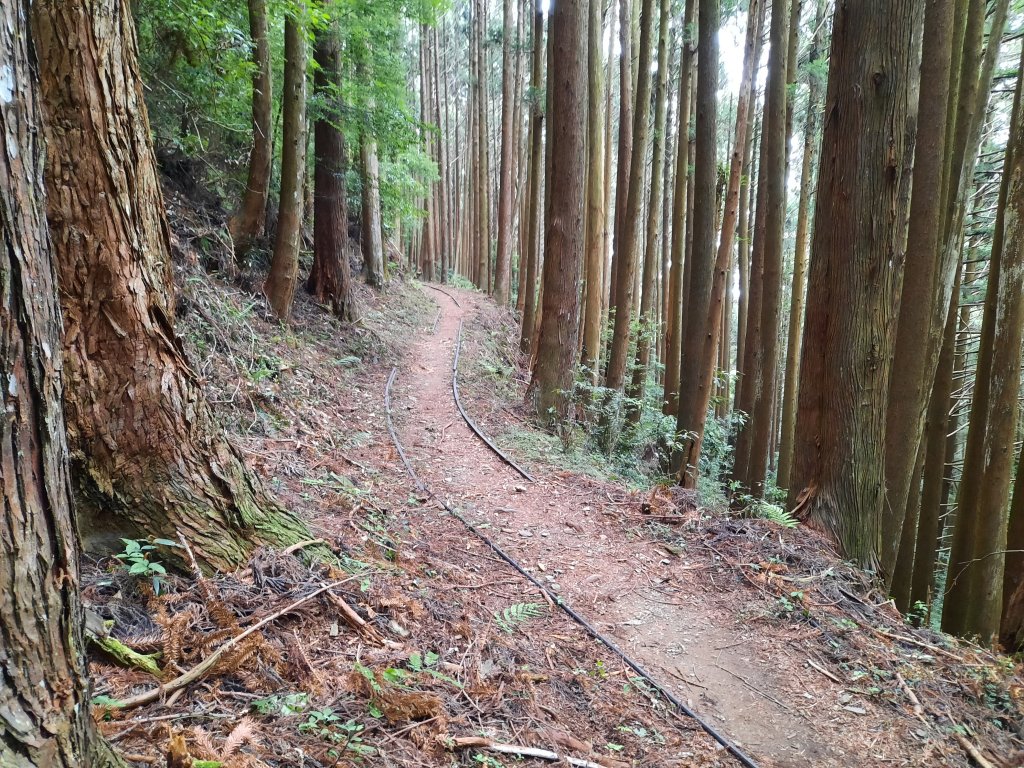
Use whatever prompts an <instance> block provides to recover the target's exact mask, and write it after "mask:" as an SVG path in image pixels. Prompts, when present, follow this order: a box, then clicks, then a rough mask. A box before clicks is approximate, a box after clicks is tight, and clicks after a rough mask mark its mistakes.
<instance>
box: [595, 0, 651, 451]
mask: <svg viewBox="0 0 1024 768" xmlns="http://www.w3.org/2000/svg"><path fill="white" fill-rule="evenodd" d="M653 38H654V0H641V5H640V55H639V69H638V71H637V81H636V106H635V108H634V109H633V130H632V133H633V141H632V146H631V147H630V159H629V169H630V172H629V176H628V178H627V179H626V180H625V181H626V182H627V184H628V187H627V189H626V195H625V209H624V210H623V211H622V221H621V229H620V230H619V232H618V233H619V237H618V239H617V242H616V244H615V248H616V253H615V262H614V264H615V266H614V268H613V270H614V274H613V275H612V280H613V281H614V285H615V288H614V290H615V299H614V300H613V302H612V307H613V308H614V310H615V320H614V323H613V325H612V344H611V350H610V351H609V353H608V368H607V373H606V375H605V386H606V387H607V388H608V390H609V392H610V393H612V395H614V393H615V392H622V389H623V386H624V384H625V381H626V363H627V358H628V355H629V341H630V335H631V334H630V331H631V324H632V318H633V304H634V299H635V296H634V295H633V293H634V282H635V279H636V271H637V261H638V252H639V245H640V240H639V232H640V224H641V209H642V207H643V192H644V190H643V187H644V171H645V169H646V159H647V137H648V134H649V132H650V131H649V126H650V104H651V51H652V49H653ZM626 70H627V76H628V75H629V72H628V70H629V67H626ZM619 130H620V131H621V130H622V126H621V125H620V126H619ZM619 162H620V163H622V162H623V159H622V157H621V156H620V158H619ZM622 181H623V177H622V175H621V174H620V175H619V182H620V183H621V182H622ZM620 199H621V198H620ZM616 216H618V212H617V213H616ZM609 410H610V409H609ZM611 431H612V432H614V429H613V430H611Z"/></svg>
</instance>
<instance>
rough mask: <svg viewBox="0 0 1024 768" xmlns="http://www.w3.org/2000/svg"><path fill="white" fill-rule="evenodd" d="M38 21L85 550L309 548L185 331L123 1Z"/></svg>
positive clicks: (81, 5) (219, 558)
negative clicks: (266, 484) (234, 437)
mask: <svg viewBox="0 0 1024 768" xmlns="http://www.w3.org/2000/svg"><path fill="white" fill-rule="evenodd" d="M33 26H34V31H35V33H36V41H37V44H38V45H37V47H38V50H39V54H40V55H39V60H40V70H41V82H42V94H43V103H44V108H45V118H46V119H45V135H46V139H47V146H48V150H49V151H48V152H47V169H46V181H47V188H48V207H49V210H48V216H49V221H50V230H51V237H52V242H53V249H54V253H55V256H56V261H57V264H58V268H59V275H58V277H59V280H60V289H61V291H60V293H61V304H62V309H63V312H64V349H65V359H64V402H65V416H66V419H67V425H68V442H69V444H70V446H71V455H72V476H73V478H74V481H75V485H76V493H77V497H78V508H79V512H80V516H81V517H80V523H79V527H80V529H81V533H82V537H83V540H84V542H85V544H86V547H87V548H93V549H97V550H103V549H109V548H110V547H111V546H113V547H115V548H117V549H120V547H121V544H120V539H119V537H121V536H126V537H135V538H143V537H147V536H152V537H162V538H169V539H174V538H177V536H178V534H179V533H182V534H184V535H185V536H186V538H188V539H189V540H190V541H191V542H192V544H193V548H194V550H195V552H196V556H197V557H198V558H199V559H200V561H201V562H202V563H203V564H204V565H205V566H209V567H224V568H230V567H233V566H235V565H238V564H239V563H241V562H243V561H244V560H245V558H246V556H247V553H248V551H249V550H250V549H251V548H252V547H253V546H254V545H256V544H257V543H259V542H261V541H271V542H275V543H279V544H284V543H288V542H294V541H297V540H301V539H303V538H308V532H307V531H306V529H305V526H304V525H303V524H302V523H301V522H299V520H298V519H296V518H295V517H293V516H291V515H290V514H289V513H287V512H284V511H283V510H281V509H280V508H279V507H278V506H277V505H276V504H275V503H274V501H273V500H272V499H271V497H270V496H269V495H268V494H267V493H266V491H265V490H264V489H263V487H262V485H261V484H260V482H259V480H258V479H257V478H256V476H255V475H253V474H251V473H250V472H248V471H247V470H246V468H245V465H244V463H243V462H242V459H241V457H240V456H239V455H238V453H237V452H236V451H235V450H234V449H233V448H232V447H231V445H230V444H229V443H228V442H227V441H226V440H225V438H224V436H223V435H222V433H221V431H220V428H219V426H218V425H217V423H216V421H215V420H214V418H213V414H212V412H211V410H210V408H209V406H208V405H207V403H206V400H205V399H204V397H203V394H202V387H201V386H200V384H199V382H198V380H197V378H196V376H195V374H194V373H193V372H192V370H191V368H190V367H189V365H188V361H187V360H186V358H185V354H184V351H183V350H182V348H181V345H180V342H179V341H178V339H177V337H176V336H175V333H174V326H173V317H174V308H173V302H172V298H171V292H172V283H171V273H170V265H171V258H170V247H169V244H168V231H167V224H166V220H165V218H164V206H163V198H162V196H161V193H160V186H159V183H158V181H157V173H156V160H155V158H154V155H153V148H152V145H151V144H150V138H149V121H148V118H147V116H146V108H145V104H144V103H143V98H142V82H141V80H140V79H139V74H138V64H137V54H136V47H135V45H136V44H135V33H134V26H133V24H132V20H131V17H130V15H129V13H128V7H127V2H126V0H91V1H89V0H76V1H75V2H68V1H67V0H64V1H62V2H57V0H50V1H49V2H37V3H35V4H34V24H33ZM72 43H73V44H72ZM101 43H102V44H101Z"/></svg>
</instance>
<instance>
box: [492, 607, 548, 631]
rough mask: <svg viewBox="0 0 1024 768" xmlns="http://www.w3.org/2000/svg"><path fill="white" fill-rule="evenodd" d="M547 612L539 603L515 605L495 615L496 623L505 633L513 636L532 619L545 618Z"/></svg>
mask: <svg viewBox="0 0 1024 768" xmlns="http://www.w3.org/2000/svg"><path fill="white" fill-rule="evenodd" d="M546 613H547V611H546V610H545V609H544V606H543V605H540V604H539V603H514V604H512V605H510V606H509V607H508V608H505V609H504V610H503V611H500V612H496V613H495V614H494V622H495V624H497V625H498V628H499V629H501V630H502V631H503V632H507V633H508V634H512V633H513V632H515V631H516V628H518V627H520V626H522V625H523V624H525V623H526V622H528V621H531V620H532V619H537V618H540V617H541V616H544V615H545V614H546Z"/></svg>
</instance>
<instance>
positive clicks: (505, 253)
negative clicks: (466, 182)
mask: <svg viewBox="0 0 1024 768" xmlns="http://www.w3.org/2000/svg"><path fill="white" fill-rule="evenodd" d="M503 7H504V14H503V16H502V36H501V137H500V139H501V160H500V167H499V171H498V256H497V262H496V263H495V265H494V300H495V301H497V302H498V304H500V305H502V306H503V305H505V304H508V297H509V281H510V279H511V276H512V199H513V188H512V187H513V184H514V179H513V178H512V164H513V160H512V158H513V154H514V153H515V152H516V147H515V131H514V130H513V129H512V125H513V123H512V117H513V114H514V112H515V105H514V103H513V101H514V97H513V94H514V93H515V87H514V83H513V79H514V76H515V62H514V61H513V51H512V44H513V37H514V31H515V27H514V21H513V19H512V11H513V10H514V9H515V7H516V4H515V3H514V2H512V1H511V0H508V1H507V2H505V3H504V6H503Z"/></svg>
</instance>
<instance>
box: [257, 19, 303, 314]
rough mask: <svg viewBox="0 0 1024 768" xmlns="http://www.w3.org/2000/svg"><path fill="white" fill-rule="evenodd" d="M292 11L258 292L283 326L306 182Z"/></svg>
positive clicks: (297, 27) (297, 33) (297, 26)
mask: <svg viewBox="0 0 1024 768" xmlns="http://www.w3.org/2000/svg"><path fill="white" fill-rule="evenodd" d="M304 13H305V9H304V8H302V7H301V6H299V7H296V8H295V9H293V10H292V12H291V13H289V14H288V16H287V17H286V18H285V22H284V60H285V67H284V97H283V98H284V109H283V115H284V116H283V118H282V122H283V127H282V137H281V142H282V148H281V201H280V205H279V207H278V209H277V234H276V236H275V238H274V255H273V258H272V259H271V261H270V271H269V272H268V273H267V281H266V284H265V285H264V286H263V291H264V292H265V293H266V294H267V300H268V301H269V302H270V306H271V308H272V309H273V310H274V314H275V315H277V317H278V318H279V319H280V320H283V321H286V320H288V317H289V316H290V315H291V312H292V301H293V300H294V299H295V284H296V283H297V282H298V279H299V247H300V246H301V245H302V211H303V200H302V188H303V185H304V183H305V179H306V31H305V22H304V20H303V18H302V14H304Z"/></svg>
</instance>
